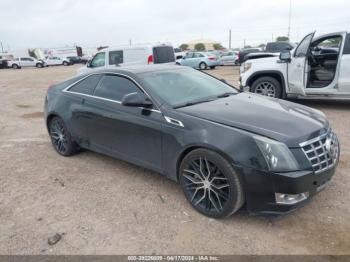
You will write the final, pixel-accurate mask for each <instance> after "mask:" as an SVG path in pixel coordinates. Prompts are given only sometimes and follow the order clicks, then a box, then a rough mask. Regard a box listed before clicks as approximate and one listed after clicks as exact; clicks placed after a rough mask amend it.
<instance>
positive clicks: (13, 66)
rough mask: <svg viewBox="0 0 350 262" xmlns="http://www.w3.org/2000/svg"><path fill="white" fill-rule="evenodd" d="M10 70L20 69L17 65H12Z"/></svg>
mask: <svg viewBox="0 0 350 262" xmlns="http://www.w3.org/2000/svg"><path fill="white" fill-rule="evenodd" d="M12 68H13V69H20V67H19V66H18V65H17V64H13V65H12Z"/></svg>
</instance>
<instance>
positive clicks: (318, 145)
mask: <svg viewBox="0 0 350 262" xmlns="http://www.w3.org/2000/svg"><path fill="white" fill-rule="evenodd" d="M300 146H301V148H302V149H303V151H304V153H305V155H306V157H307V158H308V159H309V161H310V163H311V166H312V168H313V170H314V171H315V173H316V174H317V173H320V172H322V171H325V170H327V169H330V168H332V167H333V166H334V165H335V164H336V163H337V161H338V158H339V142H338V138H337V136H336V134H335V133H334V132H332V131H329V132H327V134H325V135H322V136H320V137H317V138H315V139H312V140H309V141H307V142H304V143H301V144H300Z"/></svg>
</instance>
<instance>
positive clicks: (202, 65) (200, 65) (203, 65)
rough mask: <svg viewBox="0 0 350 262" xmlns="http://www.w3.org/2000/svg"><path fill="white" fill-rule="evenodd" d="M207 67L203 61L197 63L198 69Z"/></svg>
mask: <svg viewBox="0 0 350 262" xmlns="http://www.w3.org/2000/svg"><path fill="white" fill-rule="evenodd" d="M207 68H208V66H207V64H206V63H205V62H200V63H199V69H200V70H206V69H207Z"/></svg>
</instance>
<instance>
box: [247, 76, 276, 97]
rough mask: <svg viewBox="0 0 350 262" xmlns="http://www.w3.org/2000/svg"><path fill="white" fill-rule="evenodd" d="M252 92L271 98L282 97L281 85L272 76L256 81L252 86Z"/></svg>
mask: <svg viewBox="0 0 350 262" xmlns="http://www.w3.org/2000/svg"><path fill="white" fill-rule="evenodd" d="M251 91H252V92H253V93H256V94H260V95H264V96H269V97H275V98H281V97H282V87H281V83H280V82H279V81H278V80H277V79H276V78H273V77H270V76H263V77H260V78H258V79H256V80H255V81H254V82H253V84H252V87H251Z"/></svg>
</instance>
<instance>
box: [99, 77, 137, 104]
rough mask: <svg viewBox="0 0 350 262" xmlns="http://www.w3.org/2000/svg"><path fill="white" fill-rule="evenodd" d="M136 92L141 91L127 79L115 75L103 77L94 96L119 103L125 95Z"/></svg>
mask: <svg viewBox="0 0 350 262" xmlns="http://www.w3.org/2000/svg"><path fill="white" fill-rule="evenodd" d="M134 92H138V93H141V90H140V89H139V88H138V87H137V86H136V85H135V84H134V83H133V82H132V81H131V80H129V79H127V78H125V77H121V76H116V75H105V76H104V77H103V78H102V80H101V82H100V84H99V85H98V87H97V88H96V90H95V93H94V95H95V96H98V97H102V98H107V99H111V100H115V101H121V100H122V98H123V97H124V96H125V95H126V94H130V93H134Z"/></svg>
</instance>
